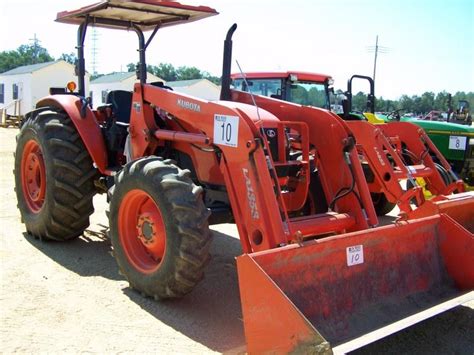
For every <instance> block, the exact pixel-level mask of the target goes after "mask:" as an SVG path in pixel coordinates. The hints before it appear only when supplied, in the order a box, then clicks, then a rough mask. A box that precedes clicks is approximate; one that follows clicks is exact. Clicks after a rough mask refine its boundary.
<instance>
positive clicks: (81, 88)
mask: <svg viewBox="0 0 474 355" xmlns="http://www.w3.org/2000/svg"><path fill="white" fill-rule="evenodd" d="M91 22H92V23H98V24H105V25H107V24H114V25H121V26H125V27H129V28H131V29H132V30H133V31H134V32H135V33H136V34H137V36H138V53H139V60H138V68H137V78H138V79H139V80H140V84H142V85H143V84H145V83H146V79H147V70H146V50H147V48H148V46H149V45H150V43H151V41H152V40H153V38H154V37H155V35H156V33H157V32H158V30H159V28H160V26H159V25H157V26H156V27H155V29H154V30H153V32H152V33H151V35H150V37H149V38H148V40H147V41H146V42H145V36H144V34H143V31H142V30H141V29H140V28H139V27H138V26H137V25H135V24H131V25H130V24H127V23H126V22H125V21H119V20H111V19H107V20H105V19H98V18H93V19H92V20H91V18H90V16H86V17H85V19H84V22H82V23H81V24H80V25H79V27H78V29H77V47H76V49H77V58H78V61H77V63H76V75H77V77H78V93H79V96H82V97H85V96H86V86H85V76H86V65H85V56H84V41H85V39H86V33H87V27H88V26H89V24H90V23H91ZM236 27H237V25H236Z"/></svg>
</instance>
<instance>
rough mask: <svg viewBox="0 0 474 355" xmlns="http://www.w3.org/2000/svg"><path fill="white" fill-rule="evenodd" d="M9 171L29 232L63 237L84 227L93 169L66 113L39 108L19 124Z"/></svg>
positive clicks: (49, 236)
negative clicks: (11, 171)
mask: <svg viewBox="0 0 474 355" xmlns="http://www.w3.org/2000/svg"><path fill="white" fill-rule="evenodd" d="M14 173H15V185H16V187H15V190H16V195H17V199H18V209H19V210H20V213H21V217H22V220H23V222H24V223H25V226H26V229H27V231H28V232H29V233H31V234H33V235H34V236H36V237H39V238H44V239H51V240H58V241H64V240H68V239H72V238H75V237H78V236H80V235H81V234H82V233H83V232H84V230H85V229H86V228H87V227H88V226H89V216H90V215H91V214H92V212H94V208H93V205H92V197H93V196H94V194H95V191H96V190H95V188H94V181H93V180H94V177H95V175H96V169H95V168H94V167H93V165H92V160H91V158H90V156H89V153H88V152H87V150H86V148H85V147H84V144H83V142H82V140H81V138H80V136H79V134H78V133H77V131H76V128H75V127H74V124H73V123H72V121H71V119H70V118H69V117H68V116H67V115H66V114H65V113H62V112H56V111H43V112H40V113H38V114H37V115H36V116H33V117H31V118H30V119H28V120H27V121H26V122H25V123H24V124H23V126H22V128H21V130H20V133H19V134H18V136H17V147H16V152H15V170H14Z"/></svg>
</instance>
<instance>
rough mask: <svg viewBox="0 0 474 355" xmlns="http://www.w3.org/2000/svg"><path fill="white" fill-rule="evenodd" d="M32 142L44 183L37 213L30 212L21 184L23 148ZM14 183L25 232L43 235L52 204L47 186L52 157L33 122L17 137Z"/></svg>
mask: <svg viewBox="0 0 474 355" xmlns="http://www.w3.org/2000/svg"><path fill="white" fill-rule="evenodd" d="M30 140H34V141H35V142H36V143H37V144H38V146H39V147H40V149H41V152H42V155H43V162H44V168H45V176H46V181H45V182H44V183H45V184H46V191H45V198H44V202H43V205H42V206H41V209H40V210H39V211H38V212H33V211H31V209H30V207H29V206H28V204H27V203H26V196H25V191H23V184H22V179H23V177H22V174H23V172H22V169H21V165H22V160H23V153H24V148H25V145H26V143H27V142H29V141H30ZM15 156H16V159H15V171H16V174H15V183H16V194H17V200H18V208H19V209H20V211H22V212H23V213H22V218H23V222H24V223H25V225H26V227H27V231H28V232H29V233H32V234H34V235H42V234H43V233H44V224H45V221H48V220H50V219H51V218H52V216H51V213H50V211H51V208H50V205H51V203H52V201H51V198H52V196H53V193H54V192H53V191H52V187H53V186H52V185H51V184H48V181H52V177H51V171H52V157H51V154H50V151H49V149H48V147H47V144H46V140H45V137H44V135H43V132H42V130H41V129H39V127H38V125H37V124H36V123H35V122H34V121H29V122H27V124H25V125H24V126H23V127H22V129H21V132H20V134H19V137H18V141H17V148H16V153H15Z"/></svg>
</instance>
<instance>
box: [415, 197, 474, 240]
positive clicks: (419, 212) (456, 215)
mask: <svg viewBox="0 0 474 355" xmlns="http://www.w3.org/2000/svg"><path fill="white" fill-rule="evenodd" d="M439 213H444V214H447V215H449V217H451V218H452V219H454V220H455V221H456V222H457V223H459V224H460V225H461V226H463V227H464V228H465V229H467V230H468V231H469V232H471V233H474V193H473V192H464V193H459V194H453V195H448V196H439V197H436V198H434V199H433V200H428V201H426V202H425V203H424V204H423V205H422V206H420V207H419V208H417V209H416V210H415V211H414V212H413V214H412V216H411V217H412V218H420V217H426V216H432V215H435V214H439Z"/></svg>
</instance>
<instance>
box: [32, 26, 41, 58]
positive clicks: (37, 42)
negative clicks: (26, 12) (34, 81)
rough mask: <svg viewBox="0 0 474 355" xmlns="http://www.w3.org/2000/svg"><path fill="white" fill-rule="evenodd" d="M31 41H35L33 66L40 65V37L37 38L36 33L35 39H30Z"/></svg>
mask: <svg viewBox="0 0 474 355" xmlns="http://www.w3.org/2000/svg"><path fill="white" fill-rule="evenodd" d="M30 41H33V58H32V61H33V64H36V63H38V57H39V47H40V46H39V43H40V42H41V41H40V40H39V39H38V37H36V33H35V34H34V36H33V38H30Z"/></svg>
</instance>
